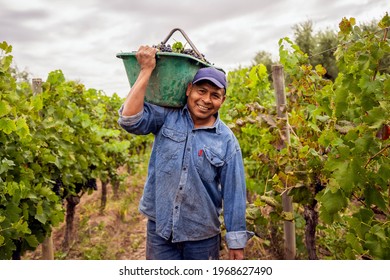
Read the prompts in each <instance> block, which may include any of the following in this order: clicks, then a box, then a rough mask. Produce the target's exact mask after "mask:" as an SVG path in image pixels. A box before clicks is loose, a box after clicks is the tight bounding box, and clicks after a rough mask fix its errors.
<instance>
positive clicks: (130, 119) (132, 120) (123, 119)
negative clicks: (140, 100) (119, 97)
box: [118, 105, 144, 125]
mask: <svg viewBox="0 0 390 280" xmlns="http://www.w3.org/2000/svg"><path fill="white" fill-rule="evenodd" d="M122 111H123V105H122V106H121V108H120V109H119V111H118V113H119V123H120V124H123V125H134V124H136V123H137V122H138V121H139V120H140V119H141V118H142V114H143V113H144V111H143V110H142V111H140V112H139V113H137V114H135V115H133V116H122Z"/></svg>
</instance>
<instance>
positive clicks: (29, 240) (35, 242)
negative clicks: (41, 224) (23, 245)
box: [25, 235, 39, 248]
mask: <svg viewBox="0 0 390 280" xmlns="http://www.w3.org/2000/svg"><path fill="white" fill-rule="evenodd" d="M25 239H26V241H27V243H28V245H30V246H31V247H32V248H36V247H38V245H39V242H38V239H37V237H36V236H35V235H29V236H26V237H25Z"/></svg>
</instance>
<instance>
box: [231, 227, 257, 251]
mask: <svg viewBox="0 0 390 280" xmlns="http://www.w3.org/2000/svg"><path fill="white" fill-rule="evenodd" d="M253 235H255V234H254V233H253V232H251V231H230V232H227V233H226V236H225V239H226V243H227V246H228V248H229V249H244V248H245V245H246V242H247V241H248V240H249V239H251V238H252V236H253Z"/></svg>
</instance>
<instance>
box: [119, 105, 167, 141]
mask: <svg viewBox="0 0 390 280" xmlns="http://www.w3.org/2000/svg"><path fill="white" fill-rule="evenodd" d="M122 111H123V105H122V106H121V108H120V109H119V111H118V113H119V119H118V124H119V125H120V126H121V127H122V128H123V129H124V130H126V131H127V132H129V133H133V134H138V135H145V134H149V133H154V134H155V133H156V132H157V131H158V130H159V129H160V127H161V126H162V125H163V123H164V118H165V114H166V112H167V111H166V109H165V108H164V107H160V106H157V105H153V104H149V103H147V102H145V104H144V109H143V110H142V111H141V112H139V113H137V114H135V115H133V116H123V115H122Z"/></svg>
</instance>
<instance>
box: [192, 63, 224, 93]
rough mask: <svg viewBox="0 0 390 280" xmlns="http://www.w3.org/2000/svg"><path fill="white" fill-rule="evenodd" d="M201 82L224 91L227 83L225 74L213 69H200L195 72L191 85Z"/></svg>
mask: <svg viewBox="0 0 390 280" xmlns="http://www.w3.org/2000/svg"><path fill="white" fill-rule="evenodd" d="M202 80H207V81H210V82H212V83H213V84H214V85H216V86H217V87H219V88H224V89H225V90H226V87H227V81H226V75H225V73H224V72H222V71H220V70H218V69H216V68H214V67H205V68H200V69H199V70H198V72H196V74H195V76H194V79H193V80H192V83H193V84H195V83H197V82H199V81H202Z"/></svg>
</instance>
